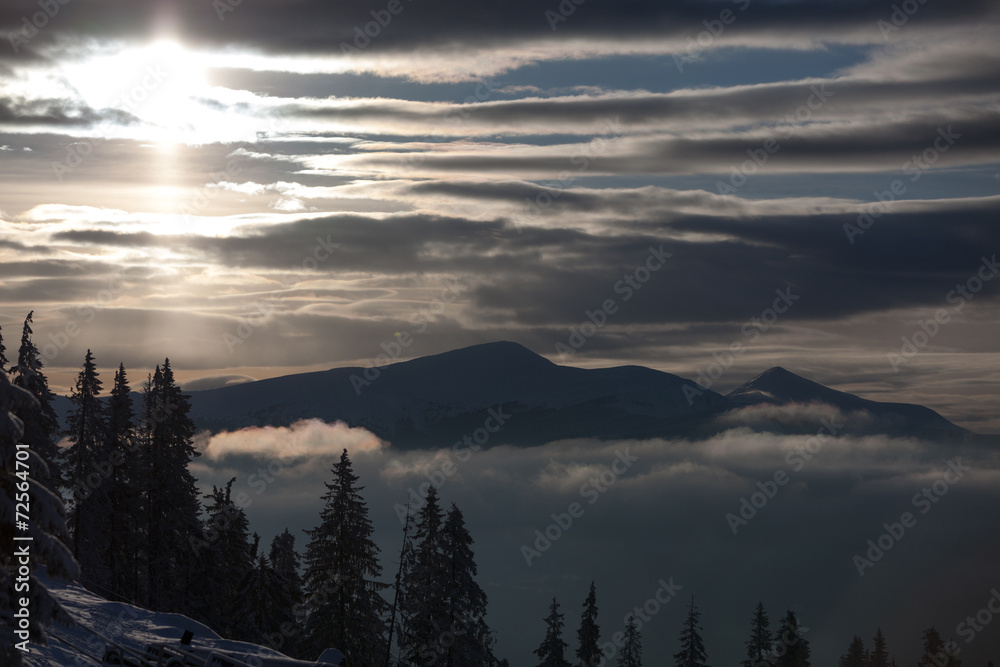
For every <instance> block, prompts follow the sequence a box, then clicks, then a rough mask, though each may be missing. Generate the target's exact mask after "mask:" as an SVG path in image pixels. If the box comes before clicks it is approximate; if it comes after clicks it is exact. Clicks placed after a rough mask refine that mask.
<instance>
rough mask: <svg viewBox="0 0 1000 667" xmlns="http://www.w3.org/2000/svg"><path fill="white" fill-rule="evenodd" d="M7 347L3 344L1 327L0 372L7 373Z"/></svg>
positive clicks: (1, 328) (0, 329)
mask: <svg viewBox="0 0 1000 667" xmlns="http://www.w3.org/2000/svg"><path fill="white" fill-rule="evenodd" d="M9 363H10V362H9V361H8V360H7V347H6V346H5V345H4V344H3V327H0V371H3V372H4V373H6V372H7V365H8V364H9Z"/></svg>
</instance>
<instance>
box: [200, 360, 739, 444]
mask: <svg viewBox="0 0 1000 667" xmlns="http://www.w3.org/2000/svg"><path fill="white" fill-rule="evenodd" d="M364 372H365V369H363V368H338V369H334V370H330V371H322V372H318V373H306V374H301V375H292V376H286V377H282V378H274V379H270V380H261V381H258V382H251V383H246V384H241V385H236V386H231V387H222V388H219V389H212V390H207V391H196V392H191V403H192V417H193V418H194V420H195V422H196V424H197V425H198V426H199V428H205V429H209V430H211V431H218V430H223V429H226V430H230V429H235V428H241V427H244V426H250V425H263V424H271V425H280V426H283V425H288V424H291V423H293V422H294V421H296V420H299V419H306V418H319V419H323V420H325V421H328V422H331V421H336V420H341V421H344V422H346V423H348V424H349V425H351V426H363V427H365V428H367V429H369V430H370V431H372V432H373V433H375V434H376V435H378V436H379V437H381V438H384V439H386V440H389V441H391V442H393V444H394V445H396V446H401V447H404V448H405V447H420V446H426V445H440V444H447V443H450V442H452V441H454V440H457V439H459V438H461V437H462V436H463V435H467V434H469V433H471V432H473V431H474V430H475V429H477V428H480V427H482V426H483V422H484V420H485V419H486V418H487V417H488V416H489V415H488V410H490V409H491V408H493V409H502V412H503V413H504V414H507V415H510V419H509V420H508V421H507V422H506V423H505V424H504V426H503V432H502V437H503V439H504V441H505V442H510V443H516V444H524V445H528V444H541V443H543V442H547V441H550V440H553V439H561V438H570V437H579V436H597V437H604V438H613V437H614V438H620V437H651V436H654V435H667V434H675V433H679V432H682V431H683V430H684V429H686V428H687V427H688V425H689V424H690V423H692V422H694V421H698V420H699V419H700V418H701V417H703V416H705V415H706V414H710V413H714V412H718V411H720V410H724V409H727V408H729V407H730V403H729V401H727V400H726V399H725V398H723V397H722V396H721V395H719V394H716V393H714V392H710V391H707V392H704V394H705V396H704V398H703V400H701V401H699V403H698V404H697V405H696V406H694V407H692V406H691V405H689V404H688V401H687V399H686V398H685V395H684V392H683V387H684V386H685V385H687V386H690V387H692V388H697V387H696V385H695V384H694V383H693V382H692V381H690V380H685V379H683V378H680V377H677V376H676V375H671V374H669V373H662V372H659V371H654V370H651V369H648V368H642V367H639V366H622V367H617V368H604V369H582V368H573V367H568V366H559V365H557V364H554V363H552V362H550V361H548V360H547V359H545V358H543V357H541V356H539V355H537V354H535V353H533V352H531V351H530V350H528V349H527V348H525V347H523V346H521V345H518V344H516V343H510V342H498V343H488V344H484V345H476V346H473V347H468V348H463V349H460V350H454V351H451V352H445V353H443V354H438V355H434V356H429V357H421V358H419V359H414V360H412V361H405V362H400V363H396V364H391V365H388V366H384V367H382V368H380V369H379V373H378V376H377V377H374V374H373V373H372V371H369V375H368V377H369V378H371V381H370V384H366V385H361V384H358V380H359V379H363V378H364V377H365V375H364ZM355 386H357V387H358V391H356V390H355Z"/></svg>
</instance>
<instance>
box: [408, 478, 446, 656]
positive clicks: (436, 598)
mask: <svg viewBox="0 0 1000 667" xmlns="http://www.w3.org/2000/svg"><path fill="white" fill-rule="evenodd" d="M443 523H444V514H443V512H442V510H441V507H440V505H439V504H438V497H437V490H436V489H435V488H434V487H433V486H431V487H430V488H429V489H428V490H427V496H426V497H425V498H424V503H423V505H422V506H421V508H420V510H419V511H418V512H417V517H416V519H415V522H414V529H413V535H412V537H407V539H406V540H405V541H404V547H403V554H402V556H403V557H402V568H403V574H402V581H401V583H400V596H399V611H400V623H399V626H400V629H399V646H400V651H401V653H402V656H403V658H404V660H406V661H408V662H410V663H411V664H414V665H431V664H435V663H436V661H437V659H438V656H437V654H436V653H435V651H434V648H433V647H435V646H438V645H439V644H440V639H441V638H442V637H443V636H444V633H445V632H447V631H448V630H449V628H448V605H447V603H446V600H445V599H444V597H443V596H442V595H441V591H443V590H445V589H446V588H447V586H448V582H447V572H448V561H447V558H446V557H445V552H444V544H443V539H444V538H443V535H442V528H443Z"/></svg>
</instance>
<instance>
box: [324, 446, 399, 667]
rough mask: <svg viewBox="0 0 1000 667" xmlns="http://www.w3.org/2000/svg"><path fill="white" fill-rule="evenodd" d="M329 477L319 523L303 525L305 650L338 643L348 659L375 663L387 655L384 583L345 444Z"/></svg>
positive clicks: (361, 662)
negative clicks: (306, 527) (310, 526)
mask: <svg viewBox="0 0 1000 667" xmlns="http://www.w3.org/2000/svg"><path fill="white" fill-rule="evenodd" d="M332 472H333V482H332V483H330V484H326V488H327V493H326V494H325V495H324V496H323V500H324V501H325V503H326V505H325V506H324V508H323V510H322V512H320V525H319V526H318V527H316V528H314V529H312V530H308V531H306V533H307V534H308V535H309V537H310V542H309V544H308V546H307V547H306V575H305V589H306V595H307V599H308V604H309V617H308V620H307V622H306V628H305V642H306V646H307V647H308V650H310V651H311V652H312V653H313V654H314V655H318V654H319V653H321V652H322V651H323V650H324V649H326V648H337V649H339V650H340V651H341V652H342V653H343V654H344V655H345V656H346V658H347V660H348V664H350V665H376V664H381V663H382V661H383V660H384V659H385V649H386V646H385V633H386V627H385V622H384V620H383V617H384V615H385V613H386V611H387V608H388V605H387V604H386V602H385V600H384V599H383V598H382V596H381V595H379V591H381V590H383V589H385V588H386V587H387V586H386V584H383V583H380V582H379V581H378V577H379V576H380V575H381V573H382V567H381V566H380V565H379V562H378V554H379V548H378V547H377V546H376V545H375V543H374V542H373V541H372V539H371V536H372V533H373V532H374V529H373V527H372V524H371V521H369V519H368V506H367V505H366V504H365V501H364V498H362V496H361V493H360V492H361V491H362V490H363V489H364V487H362V486H358V485H357V482H358V479H359V478H358V476H357V475H355V474H354V472H353V470H352V467H351V459H350V458H349V457H348V455H347V450H346V449H345V450H344V452H343V454H342V455H341V457H340V462H339V463H336V464H334V466H333V468H332Z"/></svg>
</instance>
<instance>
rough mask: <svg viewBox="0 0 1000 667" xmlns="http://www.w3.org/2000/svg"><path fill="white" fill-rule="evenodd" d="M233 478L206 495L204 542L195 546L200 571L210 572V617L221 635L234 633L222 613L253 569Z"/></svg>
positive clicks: (229, 618) (246, 523)
mask: <svg viewBox="0 0 1000 667" xmlns="http://www.w3.org/2000/svg"><path fill="white" fill-rule="evenodd" d="M235 481H236V478H235V477H233V478H232V479H230V480H229V482H228V483H227V484H226V487H225V489H220V488H217V487H216V486H214V485H213V486H212V492H211V493H208V494H205V498H206V499H207V500H208V501H209V502H208V503H207V504H206V506H205V513H206V518H205V524H204V542H203V543H196V545H195V547H194V548H195V553H196V554H197V555H198V558H199V560H200V563H201V570H203V571H205V572H207V573H210V579H211V580H212V591H213V595H214V598H215V599H214V600H213V601H212V602H213V604H212V605H211V609H212V611H215V612H223V613H214V614H212V618H210V621H211V625H212V626H214V627H217V628H219V629H220V630H221V631H222V632H223V634H226V635H232V634H233V627H232V624H233V621H234V617H233V616H231V615H229V614H225V613H224V612H225V611H228V610H230V609H231V608H232V607H233V605H234V604H235V600H236V594H237V593H238V592H239V590H240V587H241V586H243V584H244V579H245V578H246V576H247V573H248V572H249V571H250V569H251V568H252V567H253V566H254V562H253V559H252V558H251V553H250V543H249V540H250V522H249V521H247V517H246V513H245V512H244V511H243V508H242V507H239V506H238V505H237V504H236V503H235V502H233V499H232V489H233V483H234V482H235Z"/></svg>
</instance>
